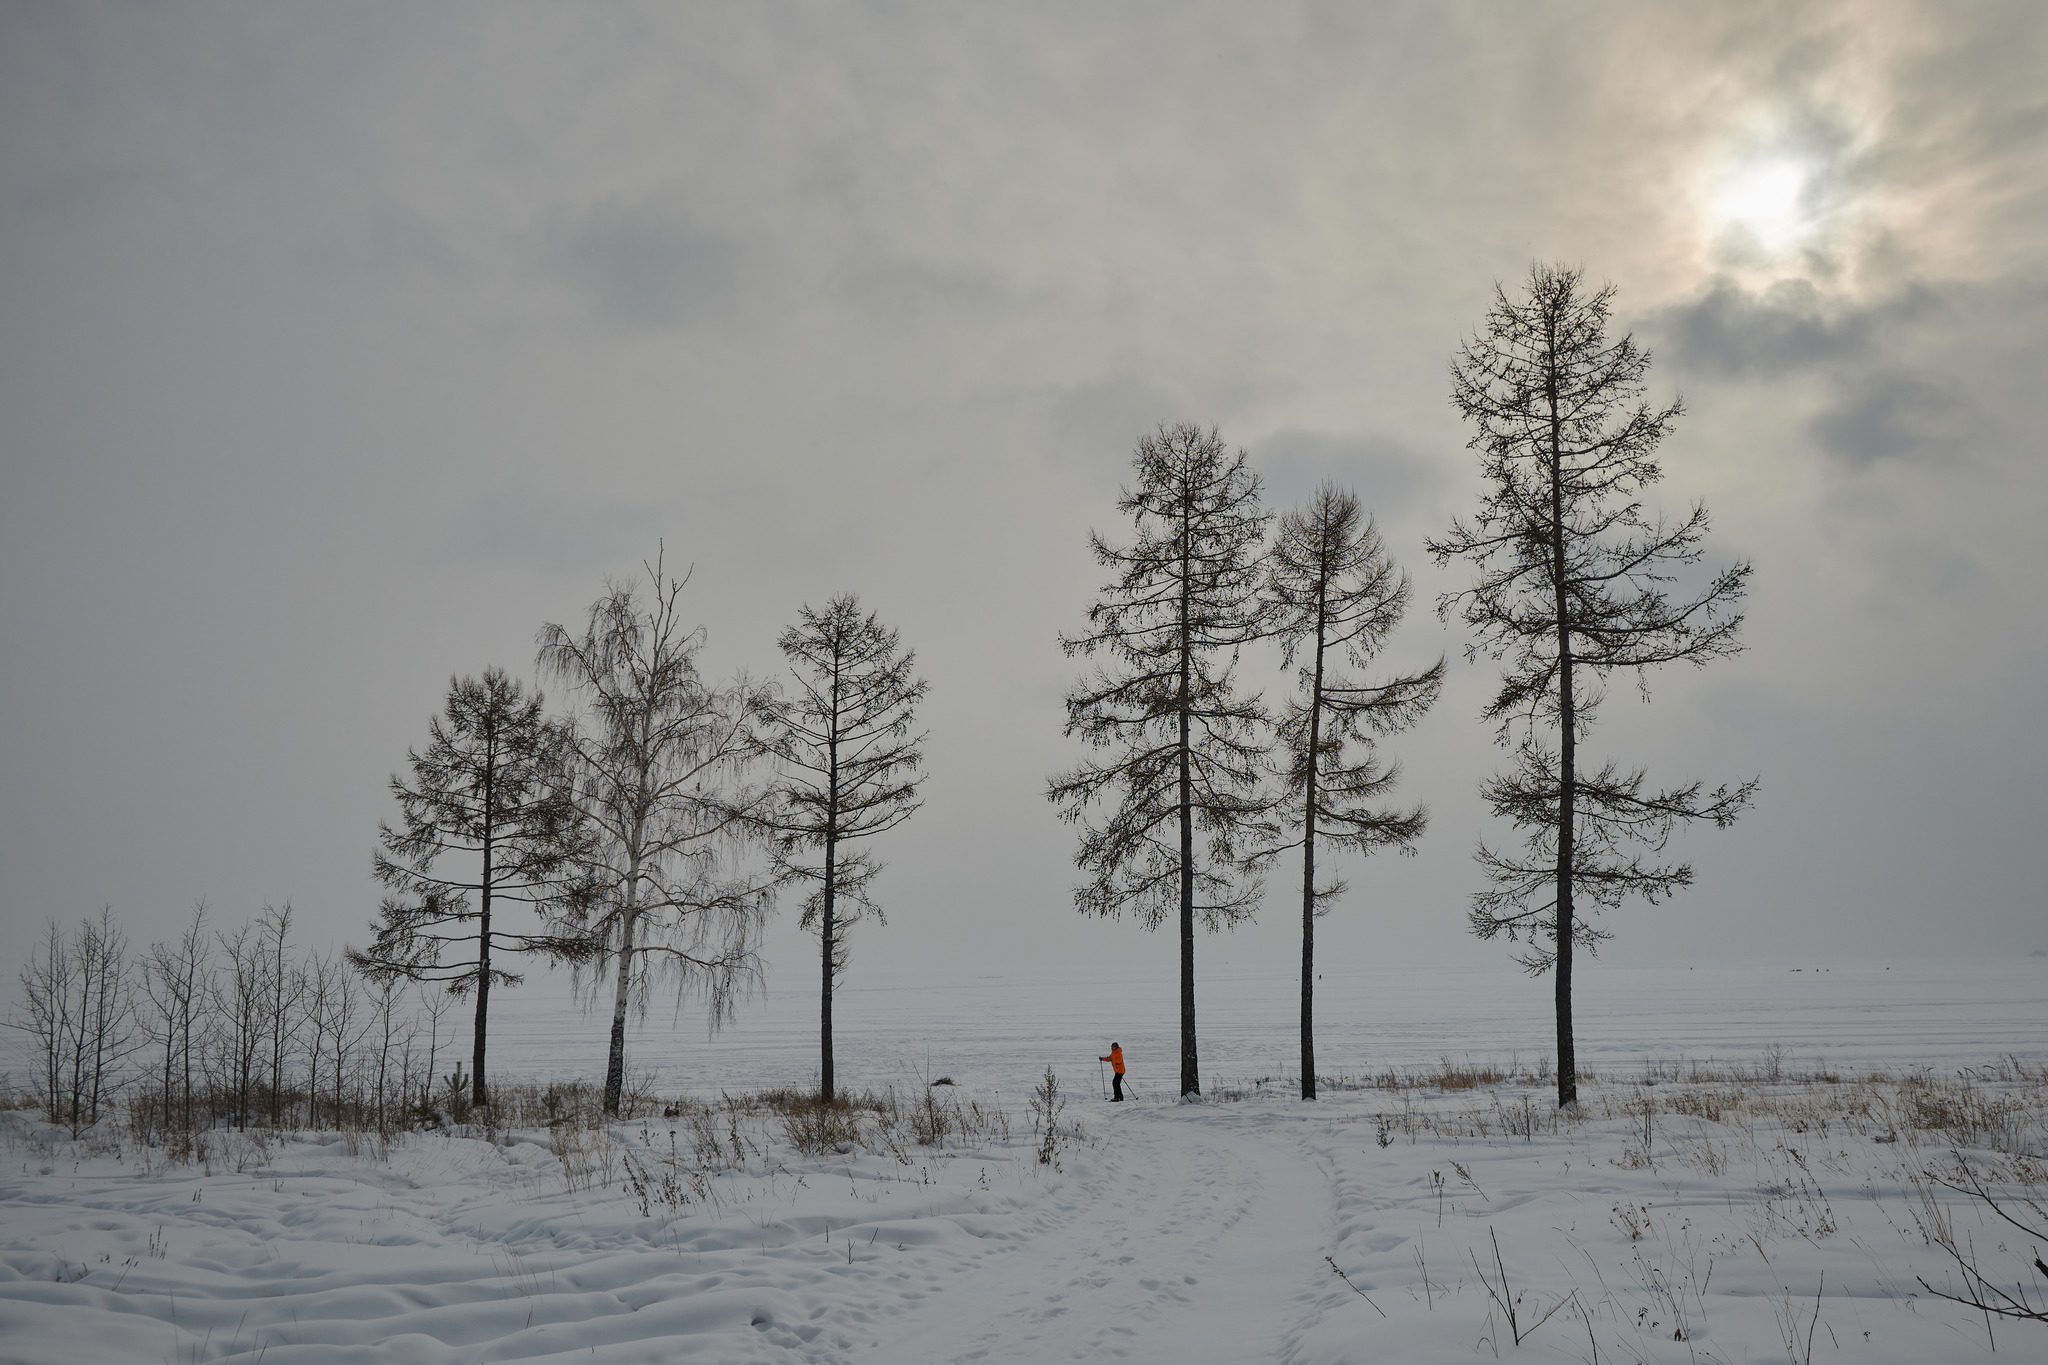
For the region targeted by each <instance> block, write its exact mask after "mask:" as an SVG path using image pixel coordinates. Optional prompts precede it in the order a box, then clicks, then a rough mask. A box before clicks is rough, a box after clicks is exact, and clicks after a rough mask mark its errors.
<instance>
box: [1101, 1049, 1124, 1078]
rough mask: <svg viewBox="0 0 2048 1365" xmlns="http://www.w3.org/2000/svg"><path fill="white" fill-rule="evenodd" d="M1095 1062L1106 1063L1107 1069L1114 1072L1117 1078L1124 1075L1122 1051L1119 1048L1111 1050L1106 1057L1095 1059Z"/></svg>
mask: <svg viewBox="0 0 2048 1365" xmlns="http://www.w3.org/2000/svg"><path fill="white" fill-rule="evenodd" d="M1095 1060H1096V1061H1098V1062H1108V1063H1109V1069H1110V1070H1112V1071H1114V1072H1116V1074H1117V1075H1119V1076H1121V1075H1123V1074H1124V1050H1123V1049H1122V1048H1120V1047H1113V1048H1111V1049H1110V1050H1109V1055H1108V1056H1107V1057H1097V1058H1096V1059H1095Z"/></svg>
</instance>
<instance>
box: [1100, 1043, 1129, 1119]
mask: <svg viewBox="0 0 2048 1365" xmlns="http://www.w3.org/2000/svg"><path fill="white" fill-rule="evenodd" d="M1095 1060H1096V1061H1098V1062H1108V1063H1109V1069H1110V1070H1111V1071H1114V1072H1115V1073H1116V1094H1115V1095H1114V1096H1112V1097H1111V1098H1110V1101H1109V1102H1110V1103H1111V1104H1122V1103H1123V1102H1124V1045H1123V1044H1122V1043H1114V1042H1113V1043H1111V1044H1110V1045H1109V1055H1108V1056H1107V1057H1097V1058H1096V1059H1095Z"/></svg>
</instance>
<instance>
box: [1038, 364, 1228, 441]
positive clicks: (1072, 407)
mask: <svg viewBox="0 0 2048 1365" xmlns="http://www.w3.org/2000/svg"><path fill="white" fill-rule="evenodd" d="M1183 402H1184V400H1183V399H1182V397H1181V396H1180V395H1178V394H1176V393H1173V392H1170V391H1169V390H1168V389H1166V388H1165V387H1164V386H1163V385H1161V384H1158V383H1155V382H1154V381H1152V380H1150V379H1142V378H1134V377H1131V376H1128V375H1125V376H1118V377H1115V378H1110V379H1098V380H1091V381H1089V382H1088V383H1085V384H1075V385H1073V386H1071V387H1069V388H1065V389H1062V390H1059V391H1058V392H1056V393H1055V394H1054V395H1053V397H1052V400H1051V408H1052V412H1051V420H1052V428H1053V434H1054V436H1055V438H1056V439H1057V440H1058V441H1059V442H1060V444H1061V445H1063V446H1065V447H1067V448H1068V449H1070V450H1072V451H1073V452H1075V453H1076V454H1078V455H1080V456H1082V457H1083V458H1090V459H1092V458H1096V457H1099V456H1100V455H1101V454H1103V453H1104V452H1115V453H1116V454H1117V455H1118V456H1119V457H1121V456H1122V455H1124V454H1126V453H1128V452H1129V451H1130V449H1131V448H1132V446H1134V445H1136V444H1137V441H1138V438H1139V437H1141V436H1143V435H1145V434H1146V433H1147V432H1149V431H1151V430H1152V429H1153V428H1155V427H1157V426H1158V425H1159V424H1160V423H1161V422H1176V421H1182V420H1190V421H1191V420H1194V419H1192V418H1183V417H1182V416H1180V414H1181V413H1182V412H1183V411H1184V407H1183Z"/></svg>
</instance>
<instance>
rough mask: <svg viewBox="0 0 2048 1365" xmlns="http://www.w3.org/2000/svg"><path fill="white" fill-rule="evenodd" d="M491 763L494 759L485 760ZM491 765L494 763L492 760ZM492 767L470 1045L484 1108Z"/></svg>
mask: <svg viewBox="0 0 2048 1365" xmlns="http://www.w3.org/2000/svg"><path fill="white" fill-rule="evenodd" d="M486 762H487V763H490V762H491V760H486ZM491 766H495V764H494V763H492V765H491ZM493 814H494V812H493V811H492V809H491V767H486V768H485V770H484V877H483V887H482V889H481V891H480V892H479V899H478V905H479V909H480V911H481V913H480V914H479V916H478V919H477V940H476V1033H475V1036H474V1037H473V1038H472V1039H471V1041H470V1049H469V1070H470V1077H469V1102H470V1103H471V1104H473V1105H475V1106H476V1107H477V1108H479V1109H481V1108H483V1107H484V1104H485V1103H486V1101H487V1099H488V1095H489V1092H487V1091H486V1090H485V1089H484V1032H485V1030H486V1029H487V1028H488V1027H489V1021H490V1006H491V816H492V815H493Z"/></svg>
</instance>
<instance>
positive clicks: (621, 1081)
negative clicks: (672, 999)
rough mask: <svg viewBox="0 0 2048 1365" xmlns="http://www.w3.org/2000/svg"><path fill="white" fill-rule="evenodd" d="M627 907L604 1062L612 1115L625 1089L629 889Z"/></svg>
mask: <svg viewBox="0 0 2048 1365" xmlns="http://www.w3.org/2000/svg"><path fill="white" fill-rule="evenodd" d="M626 895H627V900H628V909H627V910H626V912H625V919H624V921H623V923H621V925H620V926H619V980H618V987H617V989H616V990H615V991H613V993H612V1040H611V1047H610V1048H609V1049H608V1050H607V1051H606V1053H605V1064H604V1112H605V1113H606V1114H607V1115H609V1116H610V1117H612V1118H617V1117H618V1116H619V1097H620V1095H622V1094H623V1093H624V1092H625V1089H626V1002H627V1000H628V999H629V998H630V997H631V995H632V990H633V930H634V928H635V927H636V926H635V924H634V920H635V918H636V916H635V915H634V912H633V910H632V909H631V908H630V902H631V899H632V892H631V890H628V891H627V893H626Z"/></svg>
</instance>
